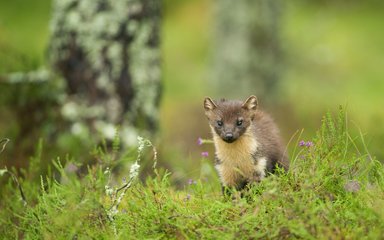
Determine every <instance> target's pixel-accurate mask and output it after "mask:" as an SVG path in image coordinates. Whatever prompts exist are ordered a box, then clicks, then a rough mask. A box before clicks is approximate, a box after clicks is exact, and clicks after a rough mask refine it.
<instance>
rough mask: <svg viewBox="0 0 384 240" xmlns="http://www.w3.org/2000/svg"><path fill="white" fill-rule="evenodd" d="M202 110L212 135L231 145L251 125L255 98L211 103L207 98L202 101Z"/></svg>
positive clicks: (255, 105)
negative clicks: (212, 132)
mask: <svg viewBox="0 0 384 240" xmlns="http://www.w3.org/2000/svg"><path fill="white" fill-rule="evenodd" d="M204 109H205V115H206V116H207V118H208V121H209V124H210V126H211V128H212V130H213V131H214V133H216V134H217V135H218V136H220V138H221V139H223V140H224V141H225V142H227V143H232V142H234V141H236V140H237V139H238V138H239V137H240V136H242V135H243V134H244V133H245V132H246V130H247V129H248V128H249V126H250V125H251V124H252V120H253V118H254V117H255V114H256V109H257V98H256V97H255V96H250V97H249V98H248V99H247V100H245V101H244V102H242V101H238V100H225V99H222V100H220V101H213V100H212V99H211V98H209V97H207V98H205V100H204Z"/></svg>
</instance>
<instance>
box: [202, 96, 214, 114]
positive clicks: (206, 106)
mask: <svg viewBox="0 0 384 240" xmlns="http://www.w3.org/2000/svg"><path fill="white" fill-rule="evenodd" d="M216 107H217V105H216V104H215V102H214V101H213V100H212V99H211V98H209V97H206V98H205V99H204V109H205V111H211V110H213V109H215V108H216Z"/></svg>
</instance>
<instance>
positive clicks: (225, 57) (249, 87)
mask: <svg viewBox="0 0 384 240" xmlns="http://www.w3.org/2000/svg"><path fill="white" fill-rule="evenodd" d="M281 4H282V3H281V1H279V0H277V1H275V0H274V1H271V0H239V1H230V0H220V1H216V4H215V7H216V27H215V30H216V33H215V40H216V41H215V52H214V83H215V87H216V89H217V90H218V91H219V93H220V94H222V95H225V96H226V97H240V96H244V95H250V94H257V95H258V97H259V98H263V99H269V100H270V99H271V98H273V97H274V96H273V95H274V94H275V88H276V84H277V82H278V80H279V79H280V73H281V65H282V64H281V52H280V44H279V31H280V29H279V24H280V23H279V22H280V11H281Z"/></svg>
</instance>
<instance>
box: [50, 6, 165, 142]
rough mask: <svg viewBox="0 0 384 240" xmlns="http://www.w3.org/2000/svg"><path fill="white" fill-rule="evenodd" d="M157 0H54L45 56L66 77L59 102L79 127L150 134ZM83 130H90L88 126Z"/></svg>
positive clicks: (125, 135) (156, 93) (127, 136)
mask: <svg viewBox="0 0 384 240" xmlns="http://www.w3.org/2000/svg"><path fill="white" fill-rule="evenodd" d="M160 18H161V1H160V0H67V1H62V0H55V1H54V2H53V17H52V21H51V31H52V35H51V39H50V46H49V60H50V63H51V64H52V66H53V68H54V69H55V70H56V71H57V72H58V73H59V75H61V76H62V77H63V78H64V80H65V82H66V97H65V102H64V105H63V107H62V109H61V112H62V114H63V116H64V117H65V118H66V119H67V120H69V121H70V122H71V123H72V127H71V129H72V131H73V133H74V134H77V133H79V134H80V133H81V132H82V131H81V129H84V130H85V129H88V130H90V132H91V133H92V132H93V133H94V132H97V133H99V134H100V133H101V135H102V136H103V137H105V138H107V139H111V138H113V136H114V126H115V125H119V126H120V132H121V136H122V140H123V141H124V142H125V143H127V144H132V143H133V142H135V141H136V137H137V135H139V134H143V135H152V133H153V132H154V131H156V129H157V125H158V107H159V106H158V105H159V99H160V92H161V82H160V80H161V69H160V49H159V45H160V37H159V29H160ZM88 130H87V131H88Z"/></svg>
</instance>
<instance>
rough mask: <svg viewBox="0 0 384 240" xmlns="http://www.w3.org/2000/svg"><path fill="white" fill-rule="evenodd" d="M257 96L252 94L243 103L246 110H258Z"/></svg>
mask: <svg viewBox="0 0 384 240" xmlns="http://www.w3.org/2000/svg"><path fill="white" fill-rule="evenodd" d="M257 105H258V102H257V98H256V96H254V95H252V96H250V97H249V98H248V99H247V100H245V102H244V103H243V105H242V107H243V108H244V109H246V110H253V111H254V110H256V109H257Z"/></svg>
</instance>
